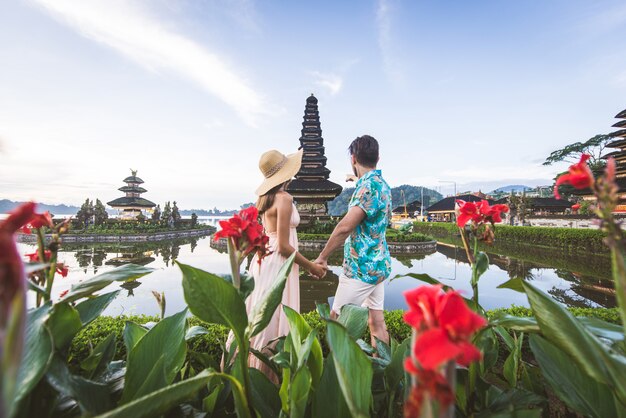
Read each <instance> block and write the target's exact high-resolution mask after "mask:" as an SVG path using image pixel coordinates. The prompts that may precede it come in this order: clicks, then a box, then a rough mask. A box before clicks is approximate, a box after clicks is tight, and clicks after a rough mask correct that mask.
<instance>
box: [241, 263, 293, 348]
mask: <svg viewBox="0 0 626 418" xmlns="http://www.w3.org/2000/svg"><path fill="white" fill-rule="evenodd" d="M295 257H296V253H295V252H294V253H293V254H291V256H290V257H289V258H288V259H287V261H286V262H285V263H284V264H283V265H282V267H281V268H280V270H279V271H278V274H277V275H276V278H275V279H274V282H273V283H272V286H271V287H270V288H269V289H267V291H266V292H265V294H264V295H263V299H261V301H260V302H259V303H257V304H255V305H254V306H253V307H252V312H250V317H249V318H248V321H249V324H248V327H247V329H246V337H247V338H246V339H249V338H251V337H254V336H255V335H257V334H258V333H259V332H261V331H263V330H264V329H265V327H267V325H268V324H269V323H270V320H271V319H272V316H274V312H276V309H278V305H280V302H281V301H282V299H283V292H284V291H285V285H286V283H287V276H289V272H291V268H292V266H293V261H294V259H295Z"/></svg>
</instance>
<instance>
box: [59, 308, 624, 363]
mask: <svg viewBox="0 0 626 418" xmlns="http://www.w3.org/2000/svg"><path fill="white" fill-rule="evenodd" d="M569 310H570V312H572V314H574V315H575V316H587V317H596V318H599V319H602V320H604V321H607V322H611V323H616V324H619V323H620V317H619V312H618V310H617V309H615V308H613V309H593V308H570V309H569ZM500 312H503V313H509V314H511V315H515V316H522V317H529V316H532V311H531V310H530V309H529V308H524V307H520V306H512V307H510V308H502V309H495V310H492V311H488V312H487V316H488V317H492V316H493V315H495V314H496V313H500ZM403 313H404V311H402V310H394V311H386V312H385V321H386V323H387V328H388V330H389V335H390V336H391V337H392V338H394V339H395V340H397V341H402V340H404V339H405V338H408V337H409V336H410V334H411V330H410V328H409V326H408V325H407V324H406V323H404V321H403V319H402V315H403ZM303 316H304V319H305V320H306V321H307V323H308V324H309V325H310V326H311V327H312V328H314V329H316V330H317V333H318V335H319V337H320V341H321V342H322V345H323V349H324V353H327V352H328V348H327V347H326V346H325V342H326V339H325V338H324V337H325V333H326V328H325V326H324V322H323V321H322V319H321V318H320V317H319V315H318V313H317V312H309V313H306V314H304V315H303ZM156 320H157V318H156V317H151V316H144V315H142V316H119V317H110V316H103V317H100V318H98V319H96V320H95V321H93V322H92V323H91V324H90V325H89V326H87V327H85V328H83V329H82V330H81V331H80V332H79V333H78V334H77V335H76V337H75V338H74V340H73V341H72V345H71V347H70V356H69V361H70V366H71V367H72V368H73V369H74V370H77V369H78V368H79V367H80V362H81V361H82V360H84V359H85V358H87V357H88V356H89V353H90V351H91V350H92V348H93V347H95V346H96V345H97V344H98V343H99V342H100V341H102V340H104V339H105V338H106V337H107V336H108V335H109V334H111V333H115V335H116V352H115V359H116V360H119V359H123V358H125V357H126V348H125V346H124V341H123V337H122V333H123V331H124V326H125V324H126V322H127V321H132V322H136V323H138V324H145V323H147V322H150V321H156ZM189 325H190V326H194V325H201V326H203V327H205V328H207V330H208V331H209V333H208V334H205V335H201V336H198V337H195V338H194V339H193V340H191V341H190V342H189V344H188V347H189V351H188V356H189V355H190V352H197V353H205V354H206V355H208V356H209V357H210V358H211V360H212V361H214V362H215V363H216V364H219V362H220V359H221V356H222V348H221V343H222V342H224V341H225V340H226V337H227V335H228V329H227V328H225V327H223V326H220V325H213V324H207V323H204V322H202V321H200V320H199V319H198V318H196V317H189ZM369 338H370V336H369V331H366V333H365V335H363V339H364V340H366V341H369Z"/></svg>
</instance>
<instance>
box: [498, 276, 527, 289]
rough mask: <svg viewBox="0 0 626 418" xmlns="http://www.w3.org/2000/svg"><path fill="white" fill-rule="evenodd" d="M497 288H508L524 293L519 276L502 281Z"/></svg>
mask: <svg viewBox="0 0 626 418" xmlns="http://www.w3.org/2000/svg"><path fill="white" fill-rule="evenodd" d="M497 288H498V289H510V290H514V291H516V292H520V293H525V292H526V291H525V290H524V284H523V280H522V279H520V278H519V277H515V278H513V279H510V280H508V281H506V282H504V283H502V284H501V285H500V286H498V287H497Z"/></svg>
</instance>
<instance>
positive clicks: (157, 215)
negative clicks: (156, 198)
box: [152, 205, 161, 223]
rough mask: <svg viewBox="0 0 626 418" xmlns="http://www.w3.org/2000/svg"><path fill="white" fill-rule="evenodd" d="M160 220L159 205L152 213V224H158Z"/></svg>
mask: <svg viewBox="0 0 626 418" xmlns="http://www.w3.org/2000/svg"><path fill="white" fill-rule="evenodd" d="M160 219H161V205H157V206H156V208H154V210H153V211H152V222H154V223H158V222H159V220H160Z"/></svg>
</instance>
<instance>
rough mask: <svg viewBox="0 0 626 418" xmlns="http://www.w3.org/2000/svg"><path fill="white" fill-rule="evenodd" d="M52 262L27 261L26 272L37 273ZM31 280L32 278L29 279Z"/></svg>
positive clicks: (28, 273)
mask: <svg viewBox="0 0 626 418" xmlns="http://www.w3.org/2000/svg"><path fill="white" fill-rule="evenodd" d="M49 266H50V263H25V264H24V274H25V275H26V276H30V275H31V274H33V273H37V272H38V271H41V270H43V269H45V268H46V267H49ZM29 282H30V280H29Z"/></svg>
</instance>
